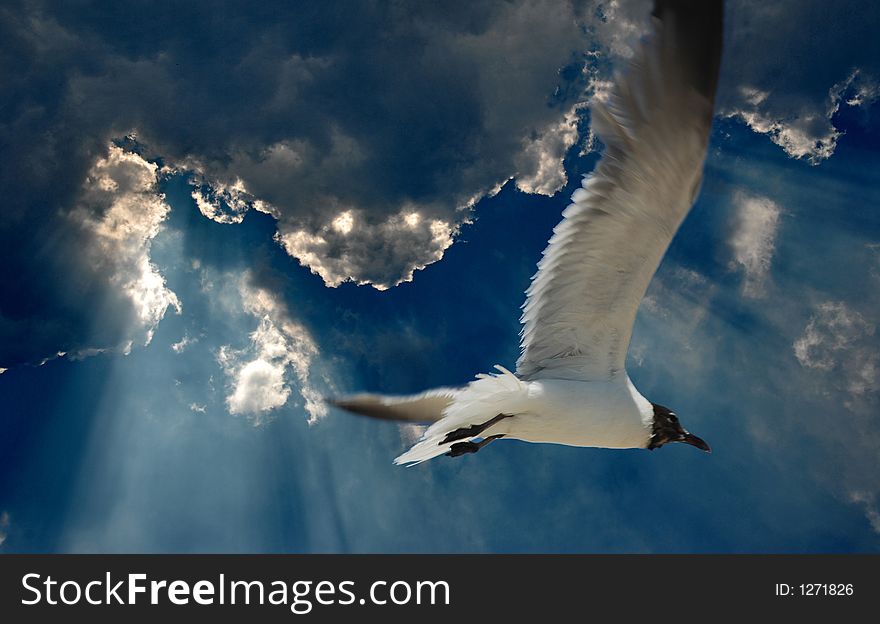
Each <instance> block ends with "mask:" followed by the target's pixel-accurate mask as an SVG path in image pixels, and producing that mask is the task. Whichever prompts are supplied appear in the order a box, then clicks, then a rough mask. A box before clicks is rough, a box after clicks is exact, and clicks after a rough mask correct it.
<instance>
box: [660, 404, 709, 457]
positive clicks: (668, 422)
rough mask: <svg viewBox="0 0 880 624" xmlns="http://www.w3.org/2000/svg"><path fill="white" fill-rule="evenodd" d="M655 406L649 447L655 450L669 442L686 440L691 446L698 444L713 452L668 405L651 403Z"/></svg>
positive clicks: (703, 448) (701, 447)
mask: <svg viewBox="0 0 880 624" xmlns="http://www.w3.org/2000/svg"><path fill="white" fill-rule="evenodd" d="M651 405H653V406H654V428H653V431H652V432H651V441H650V442H649V443H648V448H649V449H650V450H652V451H653V450H654V449H655V448H660V447H661V446H663V445H664V444H666V443H667V442H684V443H685V444H690V445H691V446H696V447H697V448H698V449H702V450H704V451H706V452H707V453H711V452H712V449H710V448H709V445H708V444H706V443H705V442H704V441H703V440H702V439H700V438H698V437H697V436H695V435H694V434H692V433H688V432H687V431H686V430H685V429H684V428H683V427H682V426H681V423H679V422H678V416H676V415H675V412H673V411H672V410H671V409H669V408H668V407H663V406H662V405H657V404H656V403H651Z"/></svg>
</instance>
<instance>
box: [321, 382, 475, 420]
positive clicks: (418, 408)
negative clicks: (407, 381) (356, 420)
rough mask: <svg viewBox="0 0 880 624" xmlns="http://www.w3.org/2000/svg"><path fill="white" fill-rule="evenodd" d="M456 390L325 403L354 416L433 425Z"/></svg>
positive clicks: (365, 396)
mask: <svg viewBox="0 0 880 624" xmlns="http://www.w3.org/2000/svg"><path fill="white" fill-rule="evenodd" d="M457 392H459V391H458V390H457V389H455V388H435V389H434V390H428V391H427V392H422V393H421V394H413V395H410V396H386V395H382V394H354V395H351V396H347V397H340V398H338V399H327V403H329V404H330V405H333V406H335V407H339V408H341V409H344V410H346V411H349V412H352V413H354V414H360V415H361V416H369V417H370V418H379V419H382V420H396V421H398V422H409V423H424V424H427V423H435V422H437V421H438V420H440V419H441V418H443V411H444V410H445V409H446V408H447V407H448V406H449V405H450V404H451V403H452V400H453V399H454V398H455V395H456V393H457Z"/></svg>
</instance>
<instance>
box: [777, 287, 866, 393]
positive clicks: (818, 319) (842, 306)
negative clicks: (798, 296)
mask: <svg viewBox="0 0 880 624" xmlns="http://www.w3.org/2000/svg"><path fill="white" fill-rule="evenodd" d="M874 334H875V326H874V324H873V323H871V322H869V321H867V320H866V319H865V318H864V317H863V316H862V315H861V314H859V313H858V312H856V311H855V310H853V309H851V308H850V307H849V306H848V305H847V304H846V303H844V302H842V301H826V302H824V303H820V304H819V305H818V306H816V308H815V310H814V313H813V315H812V316H811V318H810V321H809V323H807V326H806V327H805V328H804V332H803V334H802V335H801V336H800V337H799V338H798V339H797V340H796V341H795V342H794V345H793V348H794V354H795V357H796V358H797V360H798V362H800V364H801V366H803V367H804V368H807V369H812V370H814V371H819V372H823V373H829V374H832V375H833V377H834V379H835V383H842V384H843V386H844V388H845V390H846V391H847V392H849V393H850V394H852V395H855V396H857V397H860V396H863V395H866V394H868V393H873V392H876V391H877V390H878V389H880V354H878V352H877V351H876V348H875V344H874V341H873V337H874Z"/></svg>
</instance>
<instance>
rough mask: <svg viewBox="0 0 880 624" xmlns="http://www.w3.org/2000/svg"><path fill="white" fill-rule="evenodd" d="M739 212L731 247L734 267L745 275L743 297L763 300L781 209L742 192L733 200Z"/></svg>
mask: <svg viewBox="0 0 880 624" xmlns="http://www.w3.org/2000/svg"><path fill="white" fill-rule="evenodd" d="M733 202H734V205H735V206H736V209H737V212H736V216H735V225H734V228H733V232H732V233H731V237H730V240H729V244H730V247H731V250H732V251H733V260H732V266H734V267H736V266H738V267H740V268H741V269H742V271H743V272H744V273H745V277H744V280H743V294H744V295H746V296H748V297H761V296H763V295H764V288H765V284H766V281H767V277H768V275H769V273H770V265H771V262H772V260H773V253H774V251H775V248H776V236H777V234H778V230H779V217H780V215H781V213H782V210H781V209H780V207H779V206H778V205H777V204H776V203H775V202H773V201H772V200H770V199H768V198H767V197H760V196H754V195H748V194H746V193H745V192H743V191H739V192H738V193H737V194H736V195H735V196H734V198H733Z"/></svg>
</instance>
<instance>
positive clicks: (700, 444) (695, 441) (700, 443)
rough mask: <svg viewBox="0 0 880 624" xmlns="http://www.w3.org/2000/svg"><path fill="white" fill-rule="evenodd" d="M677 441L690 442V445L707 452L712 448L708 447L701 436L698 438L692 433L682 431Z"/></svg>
mask: <svg viewBox="0 0 880 624" xmlns="http://www.w3.org/2000/svg"><path fill="white" fill-rule="evenodd" d="M679 442H684V443H685V444H690V445H691V446H696V447H697V448H698V449H700V450H701V451H706V452H707V453H711V452H712V449H711V448H709V445H708V444H706V442H705V441H704V440H703V439H702V438H698V437H697V436H695V435H694V434H692V433H688V432H687V431H685V432H684V435H683V436H682V437H681V440H679Z"/></svg>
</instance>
